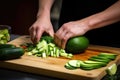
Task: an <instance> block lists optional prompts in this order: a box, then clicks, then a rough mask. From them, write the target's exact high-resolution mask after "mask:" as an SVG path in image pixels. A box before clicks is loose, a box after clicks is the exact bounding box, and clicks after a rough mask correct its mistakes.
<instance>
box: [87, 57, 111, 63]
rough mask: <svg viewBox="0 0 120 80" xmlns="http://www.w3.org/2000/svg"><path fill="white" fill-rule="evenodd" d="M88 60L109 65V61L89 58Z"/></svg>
mask: <svg viewBox="0 0 120 80" xmlns="http://www.w3.org/2000/svg"><path fill="white" fill-rule="evenodd" d="M88 60H92V61H98V62H103V63H109V62H110V61H109V60H104V59H97V58H93V57H91V58H89V59H88Z"/></svg>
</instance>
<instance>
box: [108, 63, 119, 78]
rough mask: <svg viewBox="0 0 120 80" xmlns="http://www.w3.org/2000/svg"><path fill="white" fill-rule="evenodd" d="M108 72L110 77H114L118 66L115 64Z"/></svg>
mask: <svg viewBox="0 0 120 80" xmlns="http://www.w3.org/2000/svg"><path fill="white" fill-rule="evenodd" d="M106 72H107V73H108V74H109V75H110V76H113V75H115V74H116V72H117V65H116V64H115V63H114V64H112V65H111V66H110V67H108V68H107V70H106Z"/></svg>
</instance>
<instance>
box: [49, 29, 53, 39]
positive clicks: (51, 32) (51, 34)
mask: <svg viewBox="0 0 120 80" xmlns="http://www.w3.org/2000/svg"><path fill="white" fill-rule="evenodd" d="M48 34H49V35H50V36H52V37H54V31H53V29H51V30H49V31H48Z"/></svg>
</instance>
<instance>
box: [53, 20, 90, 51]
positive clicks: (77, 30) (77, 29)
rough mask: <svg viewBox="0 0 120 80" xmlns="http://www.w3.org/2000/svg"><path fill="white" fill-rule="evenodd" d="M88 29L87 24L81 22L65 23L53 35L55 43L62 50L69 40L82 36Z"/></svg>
mask: <svg viewBox="0 0 120 80" xmlns="http://www.w3.org/2000/svg"><path fill="white" fill-rule="evenodd" d="M88 27H89V26H88V24H86V22H85V21H82V20H81V21H71V22H68V23H65V24H63V25H62V26H61V28H60V29H59V30H58V31H57V32H56V33H55V35H54V38H55V42H56V44H57V45H58V46H59V47H61V48H63V49H64V48H65V45H66V43H67V40H68V39H69V38H71V37H75V36H80V35H84V34H85V33H86V32H87V31H88Z"/></svg>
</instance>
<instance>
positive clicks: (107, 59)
mask: <svg viewBox="0 0 120 80" xmlns="http://www.w3.org/2000/svg"><path fill="white" fill-rule="evenodd" d="M91 58H95V59H101V60H105V61H107V62H110V61H111V59H110V58H107V57H103V56H92V57H91Z"/></svg>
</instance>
